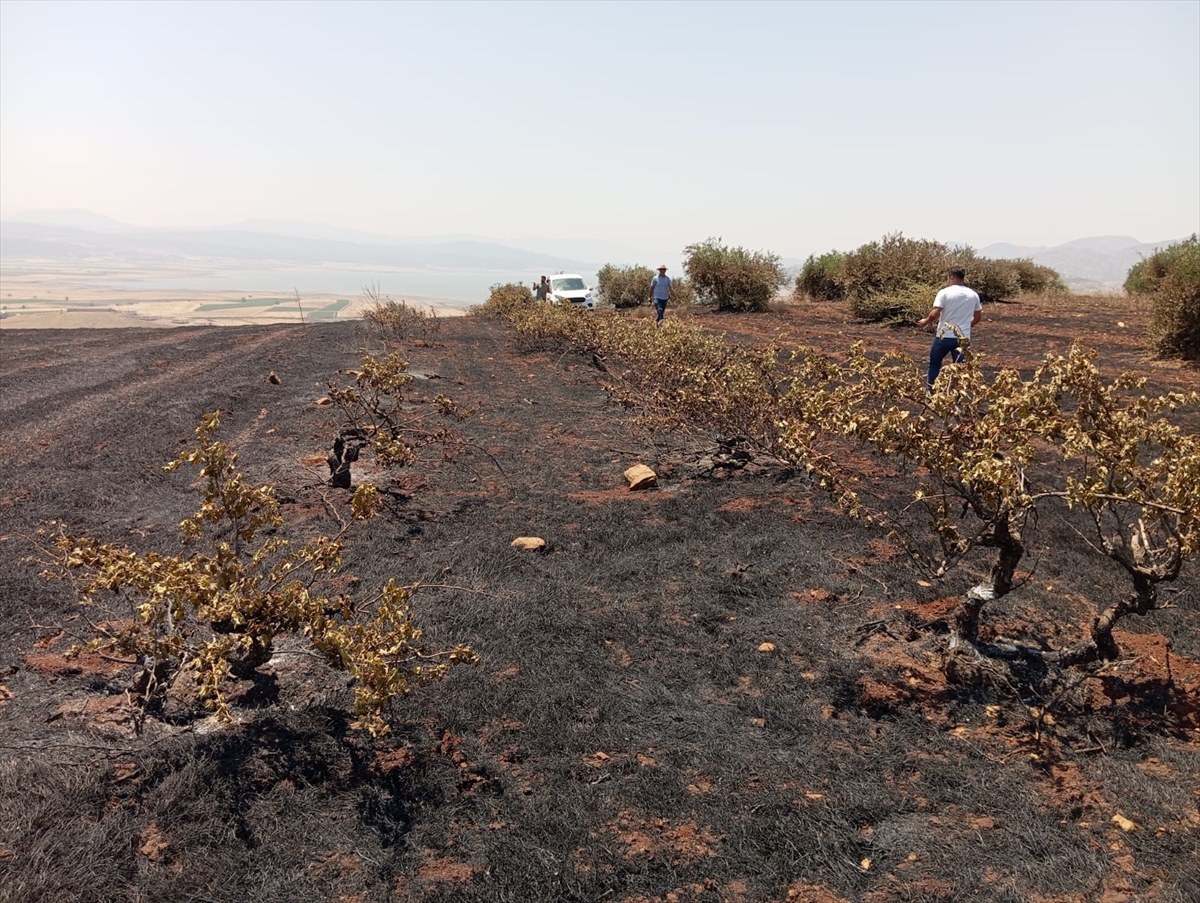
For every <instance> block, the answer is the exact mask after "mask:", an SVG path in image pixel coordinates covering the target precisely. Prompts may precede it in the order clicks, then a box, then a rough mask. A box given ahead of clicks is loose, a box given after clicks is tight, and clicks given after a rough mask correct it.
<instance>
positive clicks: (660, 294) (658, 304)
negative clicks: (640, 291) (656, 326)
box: [650, 264, 671, 323]
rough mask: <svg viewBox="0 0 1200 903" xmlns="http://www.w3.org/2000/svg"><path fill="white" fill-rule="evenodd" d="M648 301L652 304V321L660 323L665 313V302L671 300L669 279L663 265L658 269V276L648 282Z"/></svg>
mask: <svg viewBox="0 0 1200 903" xmlns="http://www.w3.org/2000/svg"><path fill="white" fill-rule="evenodd" d="M650 300H651V301H653V302H654V312H655V314H656V316H655V318H654V320H655V322H657V323H661V322H662V319H663V314H665V313H666V312H667V302H668V301H670V300H671V277H670V276H668V275H667V267H666V265H665V264H664V265H663V266H660V267H659V268H658V275H657V276H655V277H654V278H653V279H651V280H650Z"/></svg>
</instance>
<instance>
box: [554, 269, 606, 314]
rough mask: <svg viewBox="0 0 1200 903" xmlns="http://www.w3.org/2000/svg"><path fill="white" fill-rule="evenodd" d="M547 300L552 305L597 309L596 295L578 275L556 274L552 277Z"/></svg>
mask: <svg viewBox="0 0 1200 903" xmlns="http://www.w3.org/2000/svg"><path fill="white" fill-rule="evenodd" d="M546 300H547V301H549V302H550V303H551V304H562V305H570V306H571V307H585V308H587V309H588V310H595V309H596V293H595V291H594V290H593V289H590V288H588V284H587V283H586V282H584V280H583V277H582V276H580V275H578V274H577V273H556V274H555V275H553V276H551V277H550V294H549V295H547V296H546Z"/></svg>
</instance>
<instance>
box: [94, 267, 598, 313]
mask: <svg viewBox="0 0 1200 903" xmlns="http://www.w3.org/2000/svg"><path fill="white" fill-rule="evenodd" d="M540 275H541V274H540V273H526V272H506V271H502V270H500V271H486V270H447V271H401V270H385V269H371V270H349V269H324V268H302V267H296V268H280V269H245V270H224V269H222V270H217V271H210V272H197V273H192V274H188V275H172V276H165V275H164V276H156V275H154V274H146V275H145V276H144V277H143V276H139V277H138V278H123V277H121V276H114V277H111V278H105V279H103V280H95V283H94V284H96V285H97V286H100V285H103V287H106V288H113V289H129V290H149V291H155V290H163V291H167V290H169V291H188V290H194V291H197V292H206V291H214V292H215V291H239V292H241V291H245V292H271V293H276V294H280V295H290V294H291V293H292V291H293V290H296V291H299V292H300V293H301V294H302V295H303V294H305V293H308V292H313V293H317V292H319V293H327V294H335V295H343V296H345V297H348V298H354V297H357V296H358V295H359V294H361V293H362V289H363V286H366V285H370V286H375V285H378V287H379V292H380V294H382V295H384V296H387V297H390V298H393V299H397V300H401V299H404V298H405V297H406V296H413V297H420V298H439V299H443V300H446V301H457V302H459V303H461V304H462V305H463V306H464V307H467V306H469V305H471V304H482V303H483V302H484V301H486V300H487V297H488V291H489V289H490V288H491V287H492V286H493V285H496V284H498V283H505V282H520V283H525V284H527V285H532V283H533V282H534V281H536V280H537V278H538V276H540ZM547 275H548V274H547ZM583 275H584V278H585V279H586V280H587V281H588V282H589V284H595V274H594V273H589V274H583ZM80 281H81V282H82V281H83V280H82V279H81V280H80Z"/></svg>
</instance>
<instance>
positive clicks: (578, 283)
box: [550, 276, 587, 292]
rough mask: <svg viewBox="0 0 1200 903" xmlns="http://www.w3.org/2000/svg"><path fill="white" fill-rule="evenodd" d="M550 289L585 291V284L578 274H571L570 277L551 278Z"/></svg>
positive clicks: (556, 290) (557, 290)
mask: <svg viewBox="0 0 1200 903" xmlns="http://www.w3.org/2000/svg"><path fill="white" fill-rule="evenodd" d="M550 289H551V291H555V292H582V291H587V284H586V283H585V282H584V281H583V280H582V279H580V278H579V277H578V276H572V277H571V278H570V279H551V280H550Z"/></svg>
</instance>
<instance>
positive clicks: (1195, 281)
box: [1125, 235, 1200, 360]
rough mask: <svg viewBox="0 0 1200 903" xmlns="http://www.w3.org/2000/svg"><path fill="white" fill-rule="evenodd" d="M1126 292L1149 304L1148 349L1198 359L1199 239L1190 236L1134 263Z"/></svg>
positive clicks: (1199, 353)
mask: <svg viewBox="0 0 1200 903" xmlns="http://www.w3.org/2000/svg"><path fill="white" fill-rule="evenodd" d="M1125 291H1127V292H1128V293H1129V294H1131V295H1140V296H1143V297H1145V298H1147V299H1148V300H1149V302H1150V329H1149V338H1150V346H1151V348H1153V349H1154V351H1155V352H1156V353H1158V354H1162V355H1169V356H1173V357H1183V358H1187V359H1189V360H1200V239H1198V238H1197V236H1195V235H1193V236H1192V237H1191V238H1188V239H1184V240H1183V241H1181V242H1177V243H1175V244H1173V245H1170V246H1169V247H1166V248H1163V249H1162V250H1160V251H1156V252H1155V253H1153V254H1151V255H1150V256H1149V257H1147V258H1146V259H1145V260H1142V261H1140V262H1138V263H1136V264H1134V265H1133V266H1132V267H1131V268H1130V270H1129V275H1128V276H1127V277H1126V279H1125Z"/></svg>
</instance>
